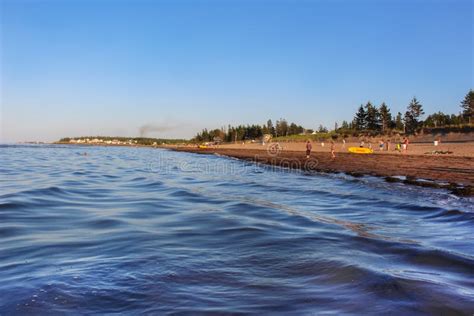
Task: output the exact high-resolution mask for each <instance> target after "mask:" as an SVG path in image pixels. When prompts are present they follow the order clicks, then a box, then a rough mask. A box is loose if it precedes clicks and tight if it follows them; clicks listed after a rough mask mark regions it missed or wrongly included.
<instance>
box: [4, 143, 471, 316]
mask: <svg viewBox="0 0 474 316" xmlns="http://www.w3.org/2000/svg"><path fill="white" fill-rule="evenodd" d="M84 153H87V155H85V154H84ZM0 161H1V162H2V163H1V165H0V189H1V190H0V280H1V282H0V314H2V315H3V314H8V315H9V314H19V315H24V314H51V313H55V314H58V313H59V314H61V313H132V314H136V313H139V314H140V313H151V314H152V313H164V312H171V311H175V312H189V313H196V312H203V313H207V312H209V313H261V312H267V313H268V312H272V313H282V314H287V313H297V314H307V313H325V312H327V313H337V314H339V313H347V314H360V313H364V314H367V313H369V314H380V313H383V312H388V313H397V314H398V313H399V314H403V313H405V314H407V313H410V314H424V313H436V314H447V313H456V312H457V313H464V314H468V315H470V314H472V313H474V278H473V275H474V274H473V271H474V246H473V245H474V208H473V206H472V204H473V203H472V202H473V200H472V199H466V198H458V197H455V196H452V195H450V194H448V193H447V192H443V191H435V190H431V189H425V188H418V187H406V186H403V185H401V184H387V183H384V182H383V181H380V180H378V179H371V178H362V179H352V178H350V177H346V176H340V175H318V174H308V173H303V172H299V171H289V170H285V169H275V168H270V167H266V166H260V165H255V164H251V163H247V162H242V161H238V160H234V159H228V158H225V157H218V156H201V155H195V154H187V153H177V152H170V151H164V150H157V149H145V148H113V147H79V146H71V147H69V146H1V147H0Z"/></svg>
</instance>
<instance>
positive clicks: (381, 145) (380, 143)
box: [379, 139, 384, 151]
mask: <svg viewBox="0 0 474 316" xmlns="http://www.w3.org/2000/svg"><path fill="white" fill-rule="evenodd" d="M383 145H384V141H383V139H381V140H380V141H379V150H380V151H382V150H383Z"/></svg>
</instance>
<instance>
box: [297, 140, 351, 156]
mask: <svg viewBox="0 0 474 316" xmlns="http://www.w3.org/2000/svg"><path fill="white" fill-rule="evenodd" d="M344 145H345V141H344ZM321 147H324V143H321ZM312 149H313V145H312V144H311V141H310V140H308V141H307V142H306V158H309V157H310V156H311V150H312ZM331 159H336V144H335V143H334V141H332V140H331Z"/></svg>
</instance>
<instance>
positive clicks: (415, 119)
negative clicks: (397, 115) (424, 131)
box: [405, 97, 425, 134]
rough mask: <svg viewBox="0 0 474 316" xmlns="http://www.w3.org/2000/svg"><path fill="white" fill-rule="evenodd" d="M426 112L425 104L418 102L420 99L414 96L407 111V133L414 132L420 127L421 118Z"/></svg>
mask: <svg viewBox="0 0 474 316" xmlns="http://www.w3.org/2000/svg"><path fill="white" fill-rule="evenodd" d="M423 114H425V112H424V111H423V106H422V105H421V104H420V102H418V100H417V99H416V97H415V98H413V99H412V100H411V102H410V104H409V105H408V107H407V111H406V113H405V132H406V133H410V134H412V133H414V132H416V130H417V129H418V127H420V125H421V124H420V121H419V119H420V118H421V116H422V115H423Z"/></svg>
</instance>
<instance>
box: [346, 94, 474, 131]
mask: <svg viewBox="0 0 474 316" xmlns="http://www.w3.org/2000/svg"><path fill="white" fill-rule="evenodd" d="M424 114H425V112H424V110H423V106H422V104H421V103H420V102H419V101H418V99H417V98H416V97H415V98H413V99H412V100H411V102H410V103H409V104H408V107H407V110H406V112H405V114H404V115H402V113H400V112H398V113H397V115H396V116H395V117H392V113H391V112H390V108H389V107H388V106H387V105H386V104H385V102H384V103H382V104H381V105H380V106H379V107H378V108H377V107H375V106H374V105H372V103H371V102H367V104H366V105H365V106H364V105H361V106H360V107H359V109H358V111H357V112H356V114H355V116H354V119H353V120H352V122H351V123H347V122H346V121H344V122H342V126H341V129H343V130H355V131H358V132H363V131H370V132H378V133H386V132H388V131H389V130H397V131H403V132H405V133H407V134H413V133H415V132H416V131H418V130H419V129H420V128H422V127H441V126H447V125H459V124H463V123H471V122H472V121H473V117H474V91H473V90H469V92H468V93H467V94H466V96H465V97H464V99H463V100H462V102H461V113H460V114H459V115H455V114H451V115H448V114H444V113H442V112H438V113H434V114H431V115H429V116H428V117H427V118H426V119H425V120H422V119H421V118H422V116H423V115H424Z"/></svg>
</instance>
